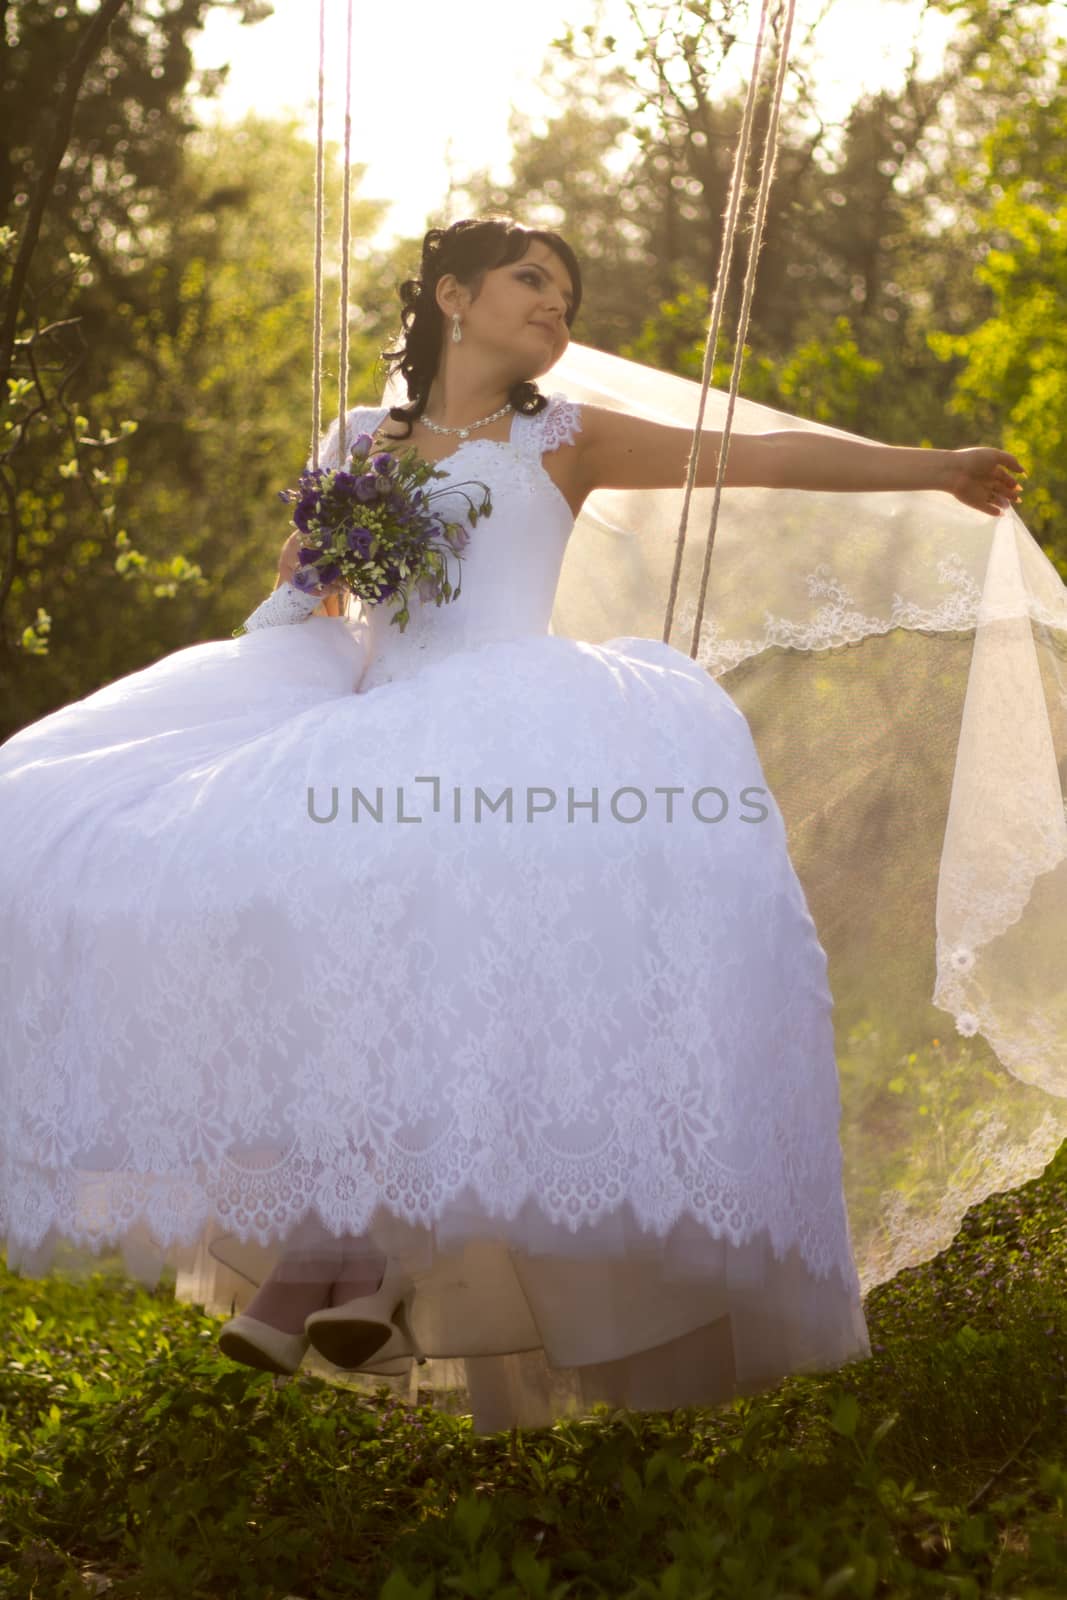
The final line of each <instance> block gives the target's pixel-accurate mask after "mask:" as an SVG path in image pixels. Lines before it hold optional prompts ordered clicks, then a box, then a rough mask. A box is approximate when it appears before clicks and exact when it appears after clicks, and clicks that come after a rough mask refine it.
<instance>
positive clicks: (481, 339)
mask: <svg viewBox="0 0 1067 1600" xmlns="http://www.w3.org/2000/svg"><path fill="white" fill-rule="evenodd" d="M573 305H574V285H573V284H572V283H571V278H570V273H569V272H568V271H567V268H566V266H565V265H564V263H563V261H562V260H561V259H560V257H559V256H558V255H557V254H556V252H555V251H554V250H553V249H552V248H551V246H549V245H547V244H545V243H544V241H543V240H542V239H531V241H530V244H529V246H528V248H527V250H526V254H525V255H523V256H521V257H520V258H519V260H518V261H509V262H508V263H507V265H506V266H503V267H492V268H490V270H489V271H488V272H486V274H485V276H484V278H483V279H482V287H481V291H480V292H479V294H478V296H477V298H476V299H474V300H470V299H469V297H468V298H467V302H466V304H465V306H464V307H463V309H462V310H461V312H460V315H461V316H462V319H463V337H464V339H465V340H467V339H469V340H470V341H471V345H472V346H481V347H482V348H483V349H484V350H485V351H486V353H488V352H489V351H492V353H493V355H494V356H497V357H503V358H505V359H507V360H508V361H509V364H513V365H514V367H515V370H516V372H517V373H518V374H519V376H521V377H524V378H539V377H540V376H541V374H542V373H545V372H547V371H548V369H549V368H550V367H553V366H555V364H556V362H557V361H558V360H559V358H560V356H562V354H563V352H564V351H565V350H566V348H567V346H568V344H569V343H570V329H569V328H568V326H567V320H566V319H567V316H568V315H569V314H570V312H571V308H572V307H573ZM449 331H450V330H449Z"/></svg>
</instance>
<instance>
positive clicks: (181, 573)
mask: <svg viewBox="0 0 1067 1600" xmlns="http://www.w3.org/2000/svg"><path fill="white" fill-rule="evenodd" d="M207 8H208V0H182V3H181V4H180V5H179V6H177V7H172V8H170V9H169V10H168V12H167V15H166V16H165V17H159V16H156V15H155V8H152V7H150V6H149V5H148V4H147V3H146V0H135V3H134V5H133V6H132V7H131V8H130V10H129V11H128V12H124V13H122V14H121V15H120V20H119V21H117V22H116V23H115V24H114V25H113V27H112V29H111V32H110V35H109V42H108V46H107V49H106V50H105V51H104V52H103V53H102V55H101V57H100V59H99V61H98V62H97V63H95V64H94V67H93V69H92V70H91V71H90V73H89V75H88V77H87V80H86V85H85V89H84V91H83V95H82V99H81V101H80V102H79V107H78V115H77V118H76V123H75V129H74V134H73V137H72V141H71V144H70V146H69V149H68V154H67V158H66V162H65V165H64V168H63V169H62V170H61V174H60V179H59V182H58V185H57V190H56V193H55V194H54V196H53V199H52V203H51V204H50V206H49V210H48V213H47V219H46V226H45V229H44V232H43V234H42V238H41V243H40V246H39V249H38V252H37V254H36V256H35V258H34V263H33V267H32V271H31V285H30V289H31V292H30V295H29V298H28V300H27V304H26V307H25V308H24V309H25V317H24V324H25V327H24V330H23V331H24V332H25V330H26V329H30V330H31V336H32V337H33V338H37V337H38V336H40V338H41V339H42V340H44V343H43V344H42V359H43V355H44V352H45V347H47V355H48V357H49V359H51V360H53V361H57V362H58V366H59V368H62V371H61V372H60V376H64V374H65V379H64V382H63V384H62V385H61V388H62V389H63V391H64V392H65V393H66V394H67V396H68V399H67V400H64V401H62V402H61V401H60V400H59V399H58V398H57V396H58V391H57V393H52V392H51V391H49V390H48V388H47V385H45V386H44V388H42V387H41V386H40V385H38V384H37V382H36V381H35V380H34V373H33V371H32V370H29V369H28V368H27V369H26V370H24V366H19V367H18V369H17V370H16V372H15V373H14V376H13V380H12V383H11V384H9V385H8V390H7V394H6V396H5V395H0V405H2V408H3V409H2V411H0V416H2V419H3V420H4V422H5V424H6V425H7V426H6V427H5V435H6V440H7V444H6V447H5V445H4V443H3V441H2V440H0V458H2V460H0V466H3V465H4V463H6V469H5V470H6V471H7V473H8V474H9V476H8V479H7V481H8V483H9V484H10V487H11V499H10V500H8V502H7V504H8V506H9V508H10V506H11V505H14V507H15V511H16V515H17V529H16V533H17V537H16V538H15V540H14V561H13V563H12V562H11V561H9V560H8V553H9V551H10V548H11V538H10V534H11V527H10V511H9V515H8V519H7V521H8V526H7V527H6V528H3V527H0V685H2V690H3V693H2V695H0V703H2V706H3V712H2V716H0V738H3V737H5V736H6V735H7V734H8V733H9V732H11V731H13V730H14V728H16V727H19V726H21V725H22V724H24V723H26V722H29V721H32V720H35V719H36V718H37V717H39V716H42V715H44V714H45V713H46V712H47V711H49V710H51V709H53V707H55V706H56V705H59V704H64V703H67V702H69V701H70V700H73V699H77V698H79V697H81V696H82V695H85V694H88V693H90V692H91V691H92V690H93V689H95V688H97V687H99V686H100V685H101V684H102V683H107V682H110V681H112V680H113V679H114V678H116V677H119V676H121V675H123V674H125V673H128V672H132V671H134V670H136V669H138V668H140V667H143V666H145V665H146V664H148V663H149V662H150V661H152V660H155V659H157V658H158V657H159V656H162V655H165V654H167V653H169V652H170V651H172V650H175V649H178V648H181V647H182V646H184V645H187V644H190V643H193V642H196V640H197V639H199V638H222V637H228V636H229V634H230V632H231V630H232V628H233V625H234V622H235V621H239V620H240V617H241V616H243V615H245V614H246V613H247V611H249V610H251V609H252V607H253V605H254V604H255V603H256V601H257V600H258V599H259V598H261V597H262V594H263V593H264V591H265V590H267V589H269V587H270V585H271V583H272V582H273V577H274V571H275V567H276V562H277V555H278V551H279V549H280V547H281V545H282V544H283V543H284V540H285V538H286V537H287V533H288V527H287V519H286V517H285V514H284V511H283V510H282V508H281V507H280V505H279V503H278V501H277V490H278V489H280V488H282V487H283V486H285V484H286V483H288V482H291V481H294V480H295V477H296V474H297V473H298V472H299V469H300V468H301V467H302V465H303V463H304V460H305V459H306V455H307V450H308V445H309V441H310V437H311V407H310V383H309V370H310V363H311V349H312V306H313V252H314V184H313V181H312V177H311V175H313V173H314V148H313V146H311V145H310V144H309V143H308V140H307V139H306V137H305V136H304V135H303V134H302V133H301V132H300V131H299V130H298V128H297V126H296V124H295V123H294V122H292V121H289V122H279V123H273V122H270V121H267V120H266V119H260V118H256V117H249V118H247V119H246V120H245V121H244V122H243V123H241V124H240V125H238V126H226V125H223V126H220V127H218V128H214V129H204V130H201V131H198V130H197V129H196V128H195V127H194V125H193V123H192V122H191V121H190V119H189V115H188V109H189V108H188V100H187V98H186V97H187V96H188V95H189V94H191V93H192V91H193V89H194V88H198V89H200V90H201V91H203V90H205V89H208V88H210V86H211V85H210V83H205V82H204V81H203V75H202V76H201V79H200V80H197V79H195V77H194V75H193V72H192V64H191V57H190V56H189V53H188V49H187V37H188V35H189V33H190V32H192V31H193V30H194V29H195V28H196V27H197V26H199V22H200V19H201V17H202V14H203V12H204V11H206V9H207ZM238 9H240V10H241V11H242V12H243V13H246V14H247V16H248V17H249V18H254V17H255V16H257V15H262V14H264V12H263V8H262V7H261V6H259V5H258V3H253V0H240V4H239V6H238ZM150 12H151V15H149V13H150ZM81 26H84V20H83V19H81V18H80V17H79V16H77V15H76V14H75V8H74V7H69V8H66V14H65V16H64V17H59V16H57V15H56V14H55V13H54V11H53V8H52V7H51V6H47V7H46V6H42V5H40V4H38V3H37V0H28V3H26V4H24V5H22V6H20V7H19V14H18V31H19V44H20V52H19V61H20V69H21V71H20V75H16V78H15V79H14V80H13V83H14V85H15V88H14V91H13V93H14V100H13V102H12V105H11V108H10V109H11V112H12V118H13V122H14V123H15V124H17V125H18V126H19V130H20V133H19V142H18V144H17V145H16V146H14V147H13V150H12V152H11V154H12V163H11V164H10V165H9V166H8V167H7V168H4V169H3V170H0V225H2V227H3V230H4V231H3V233H0V281H2V279H3V274H5V273H8V272H10V268H11V262H12V260H13V258H14V253H15V251H16V249H17V244H18V236H19V226H20V223H21V220H22V218H23V215H24V206H25V198H26V195H27V193H29V192H30V189H31V187H32V184H33V181H34V172H35V167H36V163H37V162H38V161H39V160H40V152H41V147H42V141H44V140H46V139H47V137H48V135H49V128H50V124H49V121H48V118H47V117H42V115H41V114H40V106H38V105H37V104H36V103H35V102H34V101H33V96H34V95H35V94H36V95H38V96H39V95H40V94H41V93H46V95H47V92H52V91H51V90H49V91H46V90H45V89H44V88H43V83H44V81H45V80H48V81H50V82H51V84H52V89H53V90H54V77H55V62H56V60H57V59H60V60H63V59H66V56H67V54H68V53H69V51H70V49H71V48H72V46H73V39H74V38H75V37H76V35H77V32H78V28H79V27H81ZM157 68H160V69H161V70H162V74H163V76H162V78H159V77H158V75H157V76H153V74H154V73H156V70H157ZM208 76H209V77H210V75H208ZM145 80H146V81H145ZM160 83H165V85H166V93H163V92H162V90H161V89H160V87H159V84H160ZM20 97H21V98H20ZM20 107H21V110H20ZM123 107H125V108H126V111H127V113H128V115H122V114H120V110H121V108H123ZM90 147H91V148H90ZM338 162H339V156H338V151H337V149H336V147H334V146H331V147H330V148H329V149H328V151H327V175H326V181H327V185H328V194H329V196H330V197H331V198H330V206H331V208H332V205H333V197H335V196H336V194H337V192H338V189H339V174H338ZM70 173H76V174H80V175H81V178H80V181H79V182H77V183H75V181H74V179H73V178H72V177H71V176H69V174H70ZM356 176H357V178H358V171H357V175H356ZM380 214H381V206H380V205H378V204H372V203H370V202H366V201H359V200H357V201H356V202H355V204H354V205H353V208H352V230H353V238H354V243H355V248H356V251H357V253H358V252H360V251H362V255H361V257H360V259H358V260H357V261H356V263H355V270H354V273H353V282H352V297H353V300H356V301H358V300H359V299H361V298H363V294H364V287H365V285H369V293H368V294H367V296H366V298H367V300H368V303H369V305H370V306H371V307H372V309H373V308H376V307H377V304H378V294H379V291H378V282H377V276H378V275H377V273H376V271H375V267H374V264H373V262H372V261H371V260H370V257H369V254H368V252H367V250H366V247H365V245H364V244H363V242H362V241H363V240H364V238H365V236H366V234H367V233H368V232H369V231H371V230H372V229H373V228H374V227H376V226H377V221H378V218H379V216H380ZM330 226H331V230H332V217H331V222H330ZM75 246H76V247H77V248H75ZM335 255H336V246H335V244H333V241H331V252H330V255H329V256H328V259H327V262H326V273H325V285H324V290H325V314H326V323H327V338H326V345H325V351H324V357H325V369H324V385H323V417H322V422H323V426H325V424H326V423H327V422H328V421H329V420H330V419H331V417H332V415H333V413H334V410H335V409H336V398H335V397H336V394H337V368H336V354H335V351H336V343H337V335H336V300H337V278H338V262H337V260H336V259H335ZM45 322H48V324H49V326H50V327H52V328H53V332H52V333H51V334H49V335H48V338H47V339H46V340H45V338H44V334H43V333H42V334H40V335H38V334H37V333H32V329H33V328H34V327H37V328H38V329H39V328H40V325H41V324H43V323H45ZM378 332H379V330H378V328H377V326H376V324H375V323H374V318H373V315H372V316H371V317H370V318H369V319H368V326H367V331H365V332H364V331H361V330H359V329H356V328H354V329H353V338H352V340H351V357H352V360H351V367H350V374H351V377H350V383H351V389H350V403H352V402H354V401H356V400H358V398H359V397H360V393H361V386H362V390H363V393H364V394H367V393H369V385H370V384H371V383H372V381H373V378H372V374H373V369H374V364H375V360H376V357H377V352H378V344H377V342H376V341H377V337H378ZM57 341H58V342H57ZM25 359H26V360H28V359H29V358H28V357H26V358H25ZM57 382H58V379H57ZM71 396H73V397H76V403H75V402H74V401H73V400H71V399H70V397H71ZM294 397H295V398H294ZM5 449H6V454H5V453H4V452H5ZM3 506H4V501H3V499H0V515H2V512H3ZM5 581H7V587H6V588H5V587H4V584H5Z"/></svg>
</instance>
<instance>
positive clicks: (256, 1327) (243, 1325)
mask: <svg viewBox="0 0 1067 1600" xmlns="http://www.w3.org/2000/svg"><path fill="white" fill-rule="evenodd" d="M218 1342H219V1349H220V1350H221V1351H222V1353H223V1355H224V1356H229V1358H230V1360H231V1361H240V1362H242V1363H243V1365H244V1366H246V1367H257V1368H258V1369H259V1370H260V1371H261V1372H283V1373H285V1374H287V1375H288V1376H292V1374H293V1373H294V1372H295V1371H296V1369H297V1367H298V1366H299V1365H300V1363H301V1361H303V1359H304V1355H305V1352H306V1351H307V1347H308V1342H309V1341H308V1336H307V1334H306V1333H283V1332H282V1331H281V1329H280V1328H273V1327H271V1325H270V1323H269V1322H259V1321H257V1319H256V1318H255V1317H246V1316H244V1315H243V1314H242V1315H240V1316H236V1317H231V1318H230V1320H229V1322H227V1323H224V1324H223V1326H222V1328H221V1329H220V1330H219V1341H218Z"/></svg>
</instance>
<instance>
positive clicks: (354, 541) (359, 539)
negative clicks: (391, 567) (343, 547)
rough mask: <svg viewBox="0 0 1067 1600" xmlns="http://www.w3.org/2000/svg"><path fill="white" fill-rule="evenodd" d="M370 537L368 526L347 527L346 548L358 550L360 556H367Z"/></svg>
mask: <svg viewBox="0 0 1067 1600" xmlns="http://www.w3.org/2000/svg"><path fill="white" fill-rule="evenodd" d="M371 537H372V535H371V532H370V529H369V528H349V530H348V548H349V549H350V550H358V551H359V553H360V555H361V556H369V555H370V546H371Z"/></svg>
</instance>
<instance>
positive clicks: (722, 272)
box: [663, 0, 796, 660]
mask: <svg viewBox="0 0 1067 1600" xmlns="http://www.w3.org/2000/svg"><path fill="white" fill-rule="evenodd" d="M769 10H770V0H763V8H762V11H761V13H760V22H759V31H758V34H757V37H756V49H755V56H754V59H753V66H752V75H751V78H750V79H749V86H748V95H747V97H746V100H745V111H744V117H743V120H742V125H741V133H740V136H739V138H738V144H737V151H736V155H735V159H734V170H733V175H732V178H731V183H730V198H729V203H728V207H727V218H726V226H725V229H724V232H723V241H722V249H721V252H720V256H719V267H718V273H717V275H716V281H715V294H714V300H713V309H712V316H711V323H710V326H709V328H708V337H707V342H706V344H705V347H704V367H703V372H702V375H701V386H700V402H699V406H698V409H697V418H696V423H695V426H694V430H693V442H692V446H691V448H690V453H689V462H688V467H687V471H686V487H685V496H684V500H683V504H682V513H681V520H680V522H679V527H678V537H677V544H676V547H675V553H674V570H673V572H672V574H671V587H670V594H669V596H668V600H667V613H666V618H665V621H664V626H663V640H664V643H668V642H669V640H670V631H671V623H672V621H673V617H674V604H675V600H676V599H677V594H678V583H679V577H680V574H681V567H682V552H683V550H684V548H685V535H686V528H687V526H688V521H689V507H690V503H691V500H692V495H693V487H694V484H695V481H696V474H697V466H698V464H699V456H700V443H701V430H702V427H703V422H704V412H705V407H706V404H707V396H708V391H709V389H710V387H711V374H712V370H713V368H714V362H715V354H716V351H717V349H718V343H719V333H720V328H721V324H722V310H723V304H724V301H725V297H726V282H727V279H728V277H729V270H730V265H731V263H732V260H733V253H734V245H735V240H736V235H737V220H738V214H739V212H740V200H741V191H742V188H743V183H744V173H745V171H746V169H747V163H748V157H749V153H750V150H751V146H752V125H753V121H754V109H755V102H756V89H757V85H758V82H759V67H760V59H761V56H762V51H763V41H764V38H765V34H766V27H767V19H768V14H769ZM781 10H784V12H785V26H784V29H783V32H782V37H781V40H780V41H779V44H778V51H777V71H776V73H775V81H774V88H773V91H772V96H771V114H770V118H769V120H768V124H767V135H766V140H765V142H764V147H763V161H762V166H761V169H760V181H759V189H758V193H757V198H756V205H755V208H754V213H753V221H752V232H751V236H750V239H749V252H748V263H747V267H746V272H745V281H744V287H743V290H742V297H741V309H740V313H739V316H738V323H737V332H736V335H735V344H734V362H733V370H732V372H731V375H730V392H729V398H728V401H727V409H726V418H725V422H724V425H723V431H722V438H721V442H720V446H719V459H718V464H717V471H716V481H715V496H714V500H713V503H712V509H711V520H710V524H709V528H708V535H707V544H706V546H705V550H704V566H703V570H702V574H701V584H700V596H699V599H698V602H697V613H696V617H695V620H694V624H693V634H692V639H691V641H690V646H689V654H690V657H691V658H692V659H694V660H695V659H696V653H697V646H698V642H699V639H700V628H701V623H702V621H703V616H704V599H705V595H706V592H707V582H708V571H709V568H710V566H711V552H712V549H713V547H714V543H715V532H716V528H717V526H718V521H719V506H720V503H721V499H722V487H723V482H724V479H725V477H726V461H727V455H728V452H729V448H730V434H731V431H732V426H733V417H734V410H735V407H736V402H737V395H738V390H739V388H740V384H741V368H742V365H743V362H744V344H745V335H746V333H747V332H748V323H749V315H750V311H751V306H752V296H753V291H754V289H755V283H756V264H757V262H758V259H759V254H760V250H761V249H762V247H763V238H764V232H765V228H766V220H767V203H768V199H769V197H770V191H771V183H772V180H773V178H774V170H775V165H776V160H777V149H778V127H779V122H780V120H781V108H782V96H783V92H784V88H785V74H786V68H787V66H788V62H789V44H790V39H791V37H792V31H793V18H794V14H795V11H796V0H782V5H781V8H780V14H781Z"/></svg>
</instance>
